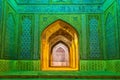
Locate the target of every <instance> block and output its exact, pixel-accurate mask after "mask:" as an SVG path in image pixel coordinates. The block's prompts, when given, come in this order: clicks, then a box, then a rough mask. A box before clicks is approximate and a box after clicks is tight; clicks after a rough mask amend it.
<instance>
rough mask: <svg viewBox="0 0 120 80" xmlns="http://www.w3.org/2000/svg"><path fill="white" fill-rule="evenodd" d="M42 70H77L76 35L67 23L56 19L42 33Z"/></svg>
mask: <svg viewBox="0 0 120 80" xmlns="http://www.w3.org/2000/svg"><path fill="white" fill-rule="evenodd" d="M41 41H42V42H41V61H42V62H41V65H42V70H78V63H79V59H78V57H79V56H78V36H77V32H76V30H75V29H74V28H73V27H72V26H71V25H69V24H68V23H66V22H64V21H62V20H57V21H55V22H54V23H52V24H51V25H49V26H48V27H47V28H46V29H45V30H44V31H43V33H42V39H41Z"/></svg>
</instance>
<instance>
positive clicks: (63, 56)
mask: <svg viewBox="0 0 120 80" xmlns="http://www.w3.org/2000/svg"><path fill="white" fill-rule="evenodd" d="M69 56H70V55H69V48H68V47H67V46H66V45H65V44H64V43H63V42H59V43H57V44H55V45H54V46H53V47H52V54H51V56H50V57H51V60H50V66H55V67H66V66H69V63H70V62H69Z"/></svg>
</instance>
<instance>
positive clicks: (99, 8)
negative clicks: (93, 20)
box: [7, 0, 115, 13]
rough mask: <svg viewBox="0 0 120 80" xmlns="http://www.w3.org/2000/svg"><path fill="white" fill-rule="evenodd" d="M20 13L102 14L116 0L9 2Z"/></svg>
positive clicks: (24, 0)
mask: <svg viewBox="0 0 120 80" xmlns="http://www.w3.org/2000/svg"><path fill="white" fill-rule="evenodd" d="M7 1H8V3H9V4H10V5H11V6H12V7H13V9H14V10H16V11H17V12H18V13H48V12H49V13H73V12H74V13H102V12H103V11H104V10H105V9H106V8H107V7H108V6H109V5H110V4H112V2H114V1H115V0H7Z"/></svg>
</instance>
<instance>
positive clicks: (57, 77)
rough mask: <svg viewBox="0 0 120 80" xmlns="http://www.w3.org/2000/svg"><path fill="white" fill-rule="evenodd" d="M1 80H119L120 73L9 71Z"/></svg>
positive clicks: (0, 75)
mask: <svg viewBox="0 0 120 80" xmlns="http://www.w3.org/2000/svg"><path fill="white" fill-rule="evenodd" d="M1 79H2V80H3V79H9V80H11V79H17V80H18V79H34V80H36V79H40V80H41V79H43V80H49V79H52V80H53V79H54V80H66V79H68V80H70V79H71V80H73V79H86V80H87V79H92V80H93V79H95V80H96V79H100V80H101V79H102V80H103V79H107V80H110V79H111V80H120V73H115V72H104V71H86V72H85V71H83V72H82V71H61V72H58V71H54V72H52V71H9V72H0V80H1Z"/></svg>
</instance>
